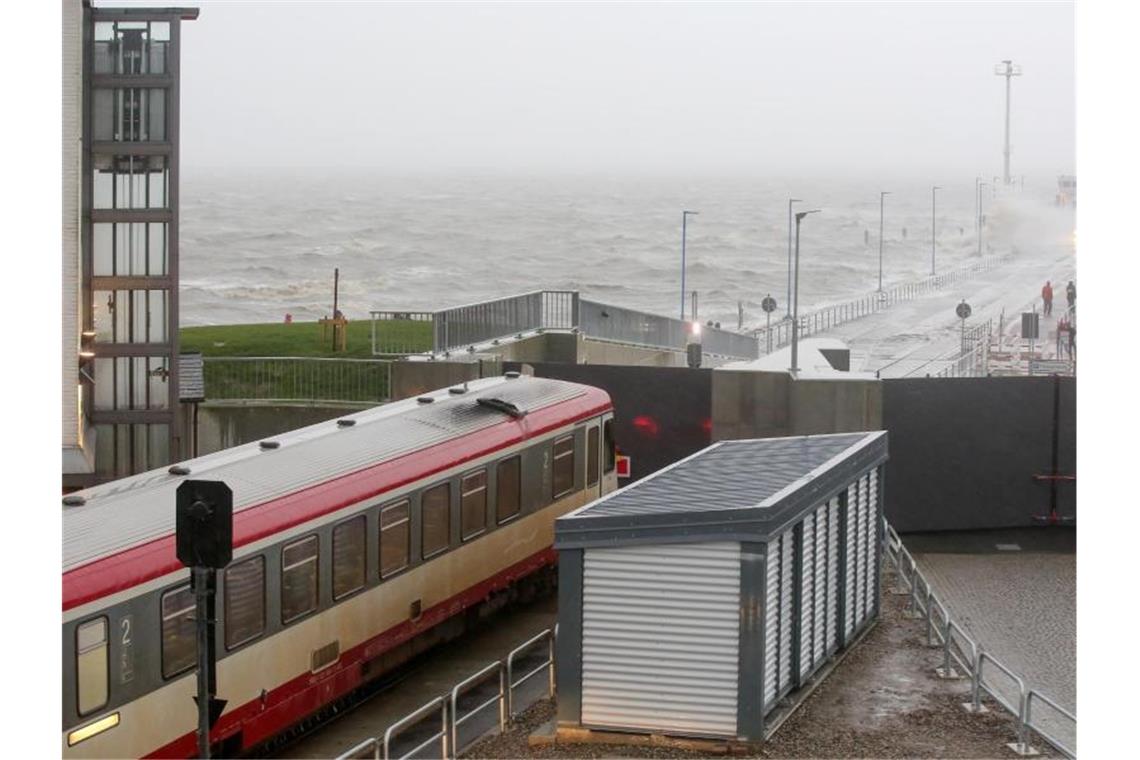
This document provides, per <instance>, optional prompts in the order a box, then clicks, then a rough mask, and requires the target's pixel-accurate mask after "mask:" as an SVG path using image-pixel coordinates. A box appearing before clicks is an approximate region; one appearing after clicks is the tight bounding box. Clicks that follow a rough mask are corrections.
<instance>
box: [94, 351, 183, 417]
mask: <svg viewBox="0 0 1140 760" xmlns="http://www.w3.org/2000/svg"><path fill="white" fill-rule="evenodd" d="M169 375H170V359H169V358H168V357H165V356H120V357H116V358H114V359H104V358H98V359H96V360H95V394H94V402H95V408H96V409H98V410H103V409H168V408H169V407H170V383H169Z"/></svg>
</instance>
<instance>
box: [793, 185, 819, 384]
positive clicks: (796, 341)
mask: <svg viewBox="0 0 1140 760" xmlns="http://www.w3.org/2000/svg"><path fill="white" fill-rule="evenodd" d="M818 213H819V209H817V208H813V209H812V210H811V211H800V212H798V213H797V214H796V257H795V284H794V285H793V288H794V290H793V291H792V295H793V296H794V297H795V301H793V302H792V374H795V373H796V372H799V371H800V368H799V363H798V360H799V356H800V324H799V322H800V320H799V311H800V222H801V221H803V218H804V217H805V216H807V215H808V214H818Z"/></svg>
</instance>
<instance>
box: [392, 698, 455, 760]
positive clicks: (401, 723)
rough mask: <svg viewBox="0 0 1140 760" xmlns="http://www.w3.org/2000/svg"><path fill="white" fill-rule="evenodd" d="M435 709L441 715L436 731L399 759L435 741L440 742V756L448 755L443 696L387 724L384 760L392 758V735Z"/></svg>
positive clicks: (445, 707) (409, 755)
mask: <svg viewBox="0 0 1140 760" xmlns="http://www.w3.org/2000/svg"><path fill="white" fill-rule="evenodd" d="M436 710H439V711H440V714H441V716H442V721H441V722H442V725H441V727H440V730H439V731H438V732H436V733H434V734H432V735H431V736H430V737H429V738H428V739H426V740H425V741H423V742H421V743H420V744H418V745H416V746H415V747H414V748H413V749H412V751H411V752H408V753H407V754H406V755H401V760H402V758H407V757H411V756H412V755H414V754H416V753H417V752H419V751H420V750H421V749H423V748H424V747H426V746H427V745H429V744H431V743H432V742H435V741H439V742H441V746H440V750H441V752H440V757H447V756H448V755H447V750H448V742H447V702H446V701H445V700H444V698H443V697H436V698H435V699H433V700H431V701H430V702H428V703H427V704H425V705H424V706H423V707H421V708H419V709H418V710H416V711H415V712H413V713H411V714H410V715H406V716H405V717H403V718H401V719H400V720H398V721H396V722H395V723H393V724H392V725H390V726H388V730H387V731H385V732H384V745H383V746H384V760H391V759H392V755H391V750H392V737H393V736H395V735H397V734H399V733H400V732H401V731H402V730H403V729H405V728H407V727H408V726H411V725H415V724H416V723H419V722H420V721H421V720H423V719H424V718H426V717H427V716H428V715H430V714H432V713H433V712H435V711H436Z"/></svg>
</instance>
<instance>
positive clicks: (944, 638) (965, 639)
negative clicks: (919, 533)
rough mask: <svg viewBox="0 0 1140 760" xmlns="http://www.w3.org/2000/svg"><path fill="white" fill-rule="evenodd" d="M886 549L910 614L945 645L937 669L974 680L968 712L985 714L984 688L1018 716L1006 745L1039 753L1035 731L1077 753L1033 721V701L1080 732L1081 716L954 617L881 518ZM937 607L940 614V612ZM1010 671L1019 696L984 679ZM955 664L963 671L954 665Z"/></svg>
mask: <svg viewBox="0 0 1140 760" xmlns="http://www.w3.org/2000/svg"><path fill="white" fill-rule="evenodd" d="M882 548H883V554H884V556H885V557H886V558H887V559H888V560H889V561H890V562H891V563H892V564H893V565H894V568H895V593H896V594H906V595H907V596H908V597H909V599H908V601H907V614H908V616H911V617H915V618H919V619H922V620H924V621H925V623H926V639H927V644H928V645H930V646H940V647H941V648H942V664H941V666H940V667H938V668H937V669H936V671H937V673H938V675H939V676H940V677H942V678H957V677H959V673H960V674H961V675H963V676H968V677H969V678H970V679H971V688H970V697H971V698H970V702H968V703H966V704H965V705H964V707H965V708H966V709H967V710H969V711H970V712H984V711H985V708H984V706H983V705H982V701H981V700H982V692H985V693H986V694H987V695H989V696H990V697H991V698H992V699H993V700H994V701H995V702H997V703H998V704H999V705H1001V706H1002V707H1004V708H1005V709H1006V710H1008V711H1009V712H1010V713H1011V714H1012V715H1013V716H1014V719H1015V720H1016V726H1017V728H1016V737H1015V740H1014V741H1013V742H1011V743H1010V744H1009V745H1008V746H1009V747H1010V748H1011V749H1013V750H1014V751H1015V752H1017V753H1018V754H1021V755H1030V754H1036V752H1035V751H1034V750H1033V748H1032V747H1031V746H1030V743H1029V739H1030V732H1033V733H1035V734H1037V735H1038V736H1040V737H1041V738H1042V739H1044V740H1045V741H1046V742H1048V743H1049V744H1051V745H1052V746H1054V747H1055V748H1056V749H1057V750H1059V751H1060V752H1061V753H1062V754H1064V755H1065V756H1066V757H1069V758H1075V757H1076V747H1075V746H1074V745H1075V742H1069V741H1067V740H1066V739H1063V738H1061V737H1059V736H1057V733H1056V732H1055V731H1053V730H1051V729H1050V728H1049V727H1047V726H1045V725H1043V723H1042V721H1040V720H1038V721H1037V722H1034V720H1033V704H1034V700H1036V701H1037V702H1040V703H1042V704H1044V705H1046V706H1048V707H1050V708H1052V710H1053V712H1054V713H1055V714H1056V717H1059V718H1060V719H1061V720H1063V721H1068V722H1069V723H1071V724H1072V728H1073V734H1074V736H1075V733H1076V724H1077V716H1076V715H1075V714H1074V713H1071V712H1069V711H1068V710H1066V709H1065V708H1063V707H1061V706H1060V705H1058V704H1057V703H1056V702H1055V701H1054V700H1052V699H1050V698H1048V697H1046V696H1045V695H1043V694H1042V693H1041V692H1040V691H1038V690H1035V689H1027V688H1026V686H1025V681H1024V679H1022V677H1021V676H1020V675H1018V674H1017V673H1016V672H1014V671H1013V670H1012V669H1011V668H1009V667H1007V666H1006V665H1005V664H1004V663H1002V662H1001V661H999V660H998V659H997V658H996V657H994V656H993V655H992V654H990V653H988V652H986V651H984V650H983V649H982V647H980V646H979V645H978V642H976V641H975V640H974V639H973V638H971V637H970V635H969V634H968V633H966V631H965V630H964V629H963V628H962V627H961V626H960V625H958V624H957V623H956V622H955V621H954V620H953V619H952V617H951V614H950V611H949V608H947V607H946V605H945V604H943V603H942V601H941V600H940V599H938V597H937V595H935V593H934V590H933V587H932V586H931V585H930V582H929V581H928V580H927V579H926V577H925V576H924V575H923V574H922V571H921V570H919V569H918V564H917V563H916V562H915V559H914V557H913V556H912V555H911V553H910V552H909V551H908V550H907V548H906V546H904V545H903V543H902V539H900V538H899V535H898V533H897V532H896V531H895V529H894V528H893V527H891V525H890V523H888V522H887V520H886V518H885V517H884V518H883V540H882ZM936 611H937V612H936ZM987 663H989V664H990V665H991V666H992V669H996V670H998V671H1000V672H1001V673H1003V674H1004V675H1006V676H1007V677H1008V678H1009V680H1010V682H1011V683H1012V685H1013V686H1014V687H1015V692H1016V698H1011V696H1010V695H1009V692H1008V690H1006V691H1003V690H1002V689H1001V688H999V686H998V685H997V684H996V683H995V682H994V680H993V679H992V678H990V679H988V680H987V678H986V667H985V666H986V664H987ZM955 665H957V667H958V669H959V670H956V669H955Z"/></svg>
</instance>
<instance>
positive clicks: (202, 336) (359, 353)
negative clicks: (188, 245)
mask: <svg viewBox="0 0 1140 760" xmlns="http://www.w3.org/2000/svg"><path fill="white" fill-rule="evenodd" d="M381 338H382V339H383V340H384V341H385V342H386V343H387V344H388V345H391V346H394V347H397V348H399V349H400V350H403V351H405V352H407V353H418V352H420V351H430V350H431V323H430V322H413V321H411V320H392V321H387V322H383V323H381ZM179 340H180V342H181V350H182V351H200V352H201V353H202V355H203V356H321V357H328V358H339V359H371V358H373V357H372V342H371V341H372V328H371V322H369V321H368V320H367V319H363V320H357V321H352V322H349V323H348V345H347V350H346V351H336V352H334V351H333V350H332V337H331V334H330V335H329V336H328V337H326V338H325V339H324V340H322V339H321V326H320V324H319V323H317V322H294V323H292V324H288V325H287V324H285V323H283V322H275V323H272V324H251V325H213V326H209V327H183V328H182V329H181V331H179Z"/></svg>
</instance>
